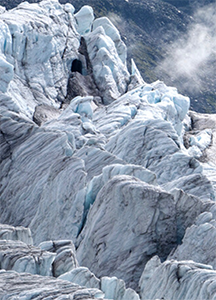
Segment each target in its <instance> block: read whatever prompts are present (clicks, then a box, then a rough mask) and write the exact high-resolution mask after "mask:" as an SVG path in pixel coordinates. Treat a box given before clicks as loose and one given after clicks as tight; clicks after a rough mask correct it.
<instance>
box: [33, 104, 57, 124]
mask: <svg viewBox="0 0 216 300" xmlns="http://www.w3.org/2000/svg"><path fill="white" fill-rule="evenodd" d="M60 114H61V112H60V111H59V110H58V109H56V108H54V107H52V106H49V105H44V104H43V105H38V106H36V108H35V112H34V115H33V121H34V122H35V123H36V124H37V125H38V126H41V125H42V124H43V123H45V122H47V121H50V120H52V119H54V118H57V117H58V116H60Z"/></svg>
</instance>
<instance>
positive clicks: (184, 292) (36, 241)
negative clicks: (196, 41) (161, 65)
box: [0, 0, 216, 300]
mask: <svg viewBox="0 0 216 300" xmlns="http://www.w3.org/2000/svg"><path fill="white" fill-rule="evenodd" d="M126 57H127V49H126V46H125V44H124V42H123V41H122V39H121V37H120V34H119V32H118V30H117V28H116V27H115V26H114V25H113V24H112V22H111V21H110V20H109V19H108V18H107V17H101V18H97V19H95V17H94V13H93V9H92V8H91V7H90V6H87V5H86V6H84V7H83V8H81V10H80V11H78V12H76V10H75V8H74V7H73V6H72V5H71V4H69V3H67V4H64V5H62V4H60V3H59V2H58V1H57V0H43V1H41V2H40V3H34V4H29V3H28V2H23V3H21V4H20V5H19V6H18V7H16V8H15V9H13V10H11V11H7V10H4V9H2V10H1V14H0V70H1V74H0V144H1V147H0V170H1V171H0V181H1V183H0V222H1V225H0V267H1V269H2V270H0V287H1V288H0V296H1V297H2V298H3V297H5V298H3V299H13V297H17V298H18V299H19V298H21V297H22V298H21V299H29V298H31V299H39V297H41V298H40V299H47V298H48V297H55V299H63V297H65V298H64V299H84V298H88V299H95V298H100V299H113V300H128V299H134V300H139V299H140V298H141V299H143V300H144V299H151V300H155V299H157V298H160V299H161V298H163V297H164V299H166V300H169V299H170V300H171V299H174V298H175V299H184V300H191V299H198V298H199V297H200V298H201V299H214V297H216V296H215V284H216V279H215V271H214V269H215V267H216V256H215V254H214V252H215V251H214V249H215V238H214V237H215V235H216V229H215V228H216V208H215V188H216V166H215V165H216V161H215V151H216V149H215V144H214V140H215V127H216V118H215V116H214V115H212V116H208V115H199V114H196V113H194V112H190V111H189V106H190V100H189V98H188V97H186V96H183V95H180V94H179V93H178V91H177V89H176V88H174V87H167V86H166V85H165V84H164V83H163V82H160V81H156V82H154V83H146V82H144V80H143V79H142V77H141V75H140V73H139V70H138V69H137V67H136V64H135V62H134V61H132V69H131V73H130V72H129V71H128V68H127V64H126ZM27 272H28V273H27ZM53 277H56V278H53ZM26 286H28V288H26Z"/></svg>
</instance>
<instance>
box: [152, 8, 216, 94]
mask: <svg viewBox="0 0 216 300" xmlns="http://www.w3.org/2000/svg"><path fill="white" fill-rule="evenodd" d="M163 49H164V52H165V59H164V60H163V61H162V62H161V63H160V64H159V65H158V67H157V72H158V73H160V74H162V73H163V74H165V76H167V77H168V78H169V79H170V80H171V82H174V83H176V82H178V83H180V84H181V85H183V87H182V88H183V89H184V90H185V91H188V92H190V93H191V92H193V91H194V92H198V91H200V90H202V89H203V88H205V85H206V82H207V81H210V82H213V81H215V78H214V76H215V67H216V6H215V4H214V5H206V6H203V7H202V8H198V9H197V10H196V11H195V13H194V15H193V17H192V22H191V24H190V26H189V27H188V29H187V31H186V33H185V34H183V35H182V36H181V37H179V38H178V39H177V40H175V41H174V42H172V43H171V44H169V45H164V46H163ZM211 84H212V86H213V85H215V84H214V83H211Z"/></svg>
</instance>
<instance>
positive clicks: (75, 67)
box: [71, 59, 82, 74]
mask: <svg viewBox="0 0 216 300" xmlns="http://www.w3.org/2000/svg"><path fill="white" fill-rule="evenodd" d="M71 72H78V73H80V74H82V62H81V60H79V59H74V60H73V62H72V66H71Z"/></svg>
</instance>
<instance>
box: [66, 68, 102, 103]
mask: <svg viewBox="0 0 216 300" xmlns="http://www.w3.org/2000/svg"><path fill="white" fill-rule="evenodd" d="M76 96H82V97H84V96H94V97H100V92H99V90H98V89H97V87H96V85H95V82H94V79H93V77H92V75H86V76H84V75H82V74H80V72H72V73H71V74H70V77H69V79H68V87H67V98H66V100H65V102H66V103H69V102H70V101H71V100H72V99H73V98H75V97H76Z"/></svg>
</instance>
